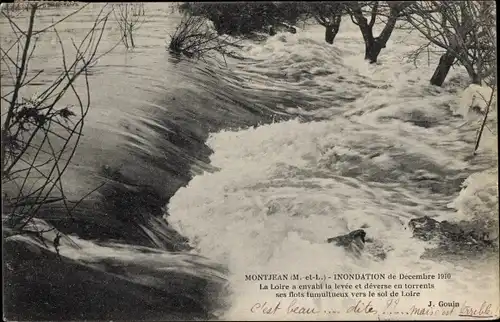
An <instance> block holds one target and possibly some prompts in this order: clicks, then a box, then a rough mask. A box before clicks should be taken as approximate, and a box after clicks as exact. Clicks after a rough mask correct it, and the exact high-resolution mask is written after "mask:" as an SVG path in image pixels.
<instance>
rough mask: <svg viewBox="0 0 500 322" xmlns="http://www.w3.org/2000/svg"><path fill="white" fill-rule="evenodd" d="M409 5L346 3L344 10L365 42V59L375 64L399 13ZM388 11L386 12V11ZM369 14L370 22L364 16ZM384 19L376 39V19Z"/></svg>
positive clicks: (408, 3)
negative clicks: (374, 32) (374, 29)
mask: <svg viewBox="0 0 500 322" xmlns="http://www.w3.org/2000/svg"><path fill="white" fill-rule="evenodd" d="M410 4H411V2H408V1H387V2H386V3H385V4H384V3H382V2H381V1H350V2H346V9H347V12H348V13H349V15H350V16H351V20H352V22H353V23H354V24H356V25H357V26H358V27H359V30H360V31H361V34H362V35H363V40H364V42H365V59H366V60H368V61H369V62H370V63H372V64H373V63H376V62H377V58H378V55H379V54H380V52H381V51H382V49H383V48H385V46H386V44H387V41H388V40H389V38H390V37H391V34H392V31H393V30H394V28H395V27H396V22H397V20H398V19H399V17H400V15H401V13H402V12H403V11H404V10H405V9H406V8H407V7H408V6H409V5H410ZM387 9H388V10H387ZM365 14H369V16H370V21H368V19H367V18H366V17H365V16H364V15H365ZM380 16H382V17H386V18H387V20H386V21H385V25H384V28H383V30H382V32H381V33H380V35H378V36H377V37H375V36H374V34H373V27H374V26H375V22H376V20H377V18H378V17H380Z"/></svg>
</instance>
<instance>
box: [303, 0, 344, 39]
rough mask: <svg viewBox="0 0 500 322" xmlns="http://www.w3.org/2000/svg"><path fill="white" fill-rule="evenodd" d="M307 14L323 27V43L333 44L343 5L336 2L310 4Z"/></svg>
mask: <svg viewBox="0 0 500 322" xmlns="http://www.w3.org/2000/svg"><path fill="white" fill-rule="evenodd" d="M308 7H309V8H308V9H309V10H308V11H309V14H310V15H311V16H312V17H314V19H315V20H316V21H317V22H318V23H319V24H320V25H322V26H323V27H325V41H326V42H327V43H329V44H333V41H334V40H335V36H337V33H338V32H339V28H340V22H341V20H342V14H343V13H344V12H345V11H344V3H343V2H342V1H338V2H330V1H329V2H325V1H322V2H312V3H311V4H309V6H308Z"/></svg>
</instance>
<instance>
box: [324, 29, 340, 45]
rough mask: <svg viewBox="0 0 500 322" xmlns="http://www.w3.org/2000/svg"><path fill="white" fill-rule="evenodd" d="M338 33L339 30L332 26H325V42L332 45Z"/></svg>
mask: <svg viewBox="0 0 500 322" xmlns="http://www.w3.org/2000/svg"><path fill="white" fill-rule="evenodd" d="M338 32H339V28H338V27H337V28H335V26H334V25H328V26H325V41H326V42H327V43H329V44H333V41H334V40H335V36H337V33H338Z"/></svg>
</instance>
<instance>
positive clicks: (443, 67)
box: [405, 1, 496, 86]
mask: <svg viewBox="0 0 500 322" xmlns="http://www.w3.org/2000/svg"><path fill="white" fill-rule="evenodd" d="M495 7H496V4H495V2H493V1H418V2H414V3H413V4H412V5H411V7H410V10H409V11H408V12H407V13H406V14H405V20H406V21H407V22H408V23H409V24H410V25H411V26H412V27H413V28H415V29H416V30H418V31H419V33H420V34H421V35H422V36H423V37H425V38H426V39H427V40H428V43H427V44H425V45H424V46H437V47H438V48H441V49H442V50H443V51H444V52H443V54H442V56H441V58H440V60H439V64H438V66H437V67H436V70H435V72H434V74H433V76H432V78H431V80H430V82H431V84H433V85H437V86H441V85H442V84H443V82H444V80H445V79H446V76H447V75H448V72H449V70H450V68H451V67H452V66H453V64H454V63H458V64H460V65H462V66H464V67H465V69H466V70H467V73H468V74H469V76H470V79H471V82H472V83H474V84H478V85H480V84H481V83H482V81H484V80H485V79H486V78H491V77H495V75H494V73H495V71H496V45H495V44H496V33H495V28H496V17H495V9H496V8H495ZM424 46H422V47H424ZM422 47H421V48H422Z"/></svg>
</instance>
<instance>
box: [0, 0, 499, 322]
mask: <svg viewBox="0 0 500 322" xmlns="http://www.w3.org/2000/svg"><path fill="white" fill-rule="evenodd" d="M96 9H97V8H96V7H91V8H89V9H86V11H84V12H82V13H79V14H78V15H77V16H75V17H74V18H72V19H71V20H69V21H67V22H65V23H64V24H62V25H61V27H60V30H58V31H59V32H60V34H61V37H62V38H63V39H67V38H69V37H70V36H74V37H75V38H78V35H79V34H83V33H84V32H85V29H86V28H88V24H89V23H91V22H92V21H93V17H94V15H95V12H96ZM60 10H62V9H60ZM64 10H70V9H64ZM61 12H62V11H59V10H57V9H51V10H44V11H43V15H42V16H41V18H40V19H41V20H40V21H41V23H50V21H52V20H53V19H54V18H55V17H57V16H59V15H61ZM178 21H179V17H178V15H177V14H173V13H172V12H171V8H170V7H169V6H167V5H166V4H159V3H158V4H148V5H147V6H146V21H145V22H144V24H143V25H142V26H141V28H140V29H139V30H138V31H137V33H136V40H135V41H136V44H137V48H134V49H132V50H126V49H125V48H123V46H121V45H120V46H118V47H116V48H115V49H114V50H113V51H112V52H111V53H109V54H107V55H106V56H104V57H102V58H101V59H100V61H99V62H98V64H96V66H94V67H92V76H91V79H90V82H91V93H92V107H91V111H90V113H89V115H88V117H87V120H86V125H85V131H84V137H83V141H82V143H81V146H80V148H79V150H78V153H77V154H76V155H75V157H74V160H75V161H74V164H72V166H71V167H70V169H69V171H68V173H67V174H66V177H65V183H66V187H67V189H68V191H69V196H70V197H71V198H75V199H77V198H78V197H81V196H82V195H85V194H86V193H87V192H88V191H90V190H92V189H94V188H95V187H96V186H98V185H99V184H101V183H102V182H107V184H106V185H104V186H103V187H102V188H101V189H99V190H98V191H97V192H96V193H95V194H92V195H91V196H90V197H89V200H88V201H86V202H85V203H83V205H82V206H81V207H80V208H81V209H82V210H81V211H80V212H78V214H77V215H78V220H77V224H75V223H69V222H66V221H65V220H64V218H61V216H58V215H57V213H58V212H57V211H56V210H54V208H51V209H50V210H49V211H47V212H46V213H45V215H44V216H45V217H44V218H43V219H45V220H47V221H48V222H50V224H52V225H55V226H56V227H57V228H58V229H59V230H61V231H64V232H66V233H68V234H70V235H73V237H72V241H71V242H70V240H64V241H63V244H62V246H61V254H62V255H63V256H66V257H68V258H71V259H73V260H75V261H79V262H81V263H85V265H89V266H90V267H92V268H93V269H96V270H101V271H105V272H107V273H110V274H112V275H113V274H114V275H117V276H121V277H123V278H125V279H126V280H127V281H130V282H132V283H135V284H138V285H143V286H144V285H146V286H148V287H150V288H156V289H158V290H160V291H163V292H169V293H170V294H174V295H175V294H176V293H178V294H180V295H183V296H186V297H188V298H195V300H196V301H197V303H200V302H201V303H205V302H207V303H208V302H209V301H208V300H207V299H208V298H217V294H212V292H210V287H211V286H210V285H211V284H210V283H213V284H217V285H219V284H225V283H226V281H227V286H228V288H227V290H226V292H224V295H225V296H224V297H222V296H221V299H220V301H218V302H216V303H215V307H216V308H217V307H219V308H221V309H220V310H217V309H216V310H215V312H216V313H217V316H218V317H219V318H228V319H234V318H243V319H262V318H264V319H269V317H264V316H259V315H250V313H249V308H250V307H251V305H252V303H254V302H255V301H256V299H260V300H261V301H264V300H269V301H271V300H272V298H273V297H274V295H272V294H271V293H270V292H269V293H266V292H261V291H260V292H259V291H258V289H257V286H256V285H255V284H251V283H248V282H244V281H243V278H244V274H249V273H271V272H273V273H275V272H290V273H292V272H293V273H304V274H308V273H320V274H323V273H325V272H330V273H331V272H334V273H343V272H387V273H399V272H403V273H422V272H432V273H451V274H452V276H453V278H452V280H451V281H447V282H442V281H438V282H436V283H435V287H436V289H437V291H435V292H433V293H429V294H432V295H431V296H426V297H423V298H421V299H420V300H422V301H423V302H422V303H427V301H428V300H429V299H430V298H431V297H432V298H436V299H443V298H444V299H446V300H450V301H451V300H457V301H461V300H462V299H463V298H464V296H462V295H460V294H467V296H466V298H467V300H468V301H469V299H470V301H471V302H474V301H476V300H477V301H482V300H486V299H498V298H499V291H498V288H496V287H495V286H494V285H497V284H498V272H497V271H496V268H495V265H493V264H492V263H494V262H495V260H496V259H495V258H492V257H491V256H486V257H485V258H483V257H480V258H478V257H477V256H475V257H473V256H472V255H469V254H467V255H462V256H453V255H454V254H453V253H451V254H450V253H444V254H443V253H437V254H436V253H434V254H430V255H428V256H426V257H424V258H422V255H423V254H424V252H425V249H426V248H432V245H431V244H429V243H425V242H422V241H418V240H416V239H414V238H412V237H411V232H410V231H409V229H408V228H407V223H408V221H409V220H410V219H411V218H415V217H420V216H424V215H427V216H431V217H435V218H437V219H439V220H441V219H448V220H452V219H458V220H461V219H465V220H473V219H481V220H486V219H487V220H486V221H487V222H488V223H489V224H490V225H491V230H492V231H498V227H497V226H496V225H497V222H495V220H494V218H496V217H497V216H498V210H497V209H498V197H497V190H496V189H497V179H496V177H497V174H496V172H495V171H496V170H495V171H493V172H492V173H490V174H488V173H486V174H484V173H482V174H480V175H479V176H482V177H481V178H480V179H477V180H480V181H481V184H480V185H478V186H477V187H476V186H475V185H477V180H476V181H474V182H476V183H475V185H474V182H473V183H471V186H474V187H473V188H471V189H475V190H474V191H473V192H475V193H472V194H466V193H462V194H461V195H460V196H461V197H460V199H457V197H458V196H459V194H460V192H461V190H462V188H463V187H462V186H461V183H462V182H463V181H464V180H465V179H466V178H468V177H469V176H470V175H472V174H474V173H479V172H481V171H484V170H487V169H490V168H495V167H496V160H497V157H496V135H493V134H492V133H490V132H489V131H486V132H485V138H484V139H483V145H482V146H481V149H480V151H479V152H480V153H479V155H478V157H476V158H475V159H473V160H470V155H471V153H472V149H473V146H474V141H475V133H476V130H477V126H478V123H477V122H474V121H469V122H466V123H465V125H464V122H465V121H466V120H464V118H463V116H461V115H457V114H458V111H459V108H460V106H461V105H460V100H459V94H460V93H461V91H462V90H463V82H461V80H463V79H464V75H463V73H462V72H461V71H460V70H454V71H453V72H452V74H451V75H450V76H449V77H450V81H449V82H448V83H447V84H446V86H444V88H435V87H432V86H430V85H429V84H428V78H429V77H430V75H432V72H433V68H434V67H435V63H436V61H437V58H436V56H432V57H430V60H431V61H430V63H429V64H428V62H427V61H421V62H420V64H419V65H418V67H415V65H413V63H411V62H408V61H407V60H406V59H405V57H406V55H407V54H408V53H409V52H410V51H411V50H412V48H416V47H417V46H418V42H419V39H417V38H416V36H415V35H408V34H406V33H403V32H395V33H394V35H393V36H392V39H391V40H390V41H389V43H388V45H387V48H386V49H384V51H383V52H382V54H381V55H380V59H379V61H380V62H379V64H377V65H368V64H367V63H366V62H365V61H363V43H362V40H361V35H360V34H359V31H358V30H357V29H356V26H355V25H353V24H352V23H350V22H347V21H346V22H343V25H342V26H341V30H340V32H339V35H338V36H337V39H336V40H335V44H334V45H328V44H326V43H325V42H324V40H323V29H322V28H323V27H321V26H308V27H305V28H304V29H300V30H299V31H298V32H297V33H296V34H278V35H276V36H273V37H269V38H268V39H266V40H264V41H262V42H258V43H257V42H252V41H243V42H242V45H243V47H242V49H241V50H240V52H239V54H240V55H241V56H242V57H243V59H242V60H237V59H232V58H228V61H227V65H225V64H223V63H220V62H215V61H210V62H203V61H189V60H184V59H179V58H176V57H173V56H171V55H170V54H169V53H168V51H167V50H166V49H165V43H166V41H168V34H169V33H173V30H174V28H175V25H176V24H177V22H178ZM107 28H108V29H109V30H108V31H107V33H106V38H105V41H104V43H103V44H102V50H103V51H104V50H106V49H108V48H111V47H112V46H114V45H115V43H116V42H117V41H118V28H117V26H116V24H114V23H113V22H112V21H111V22H110V23H109V24H108V27H107ZM1 30H2V38H4V41H5V38H8V35H7V34H8V32H7V31H6V30H8V29H7V27H6V22H5V21H3V20H2V25H1ZM42 37H43V39H40V45H39V48H38V51H37V55H36V57H35V61H34V62H33V65H34V66H43V68H44V69H45V71H46V74H44V75H48V76H46V77H48V78H50V75H51V73H50V71H51V70H53V71H54V73H55V72H57V71H58V69H57V68H58V67H57V66H59V65H58V63H59V60H58V58H60V56H58V55H60V52H59V50H58V43H57V41H56V38H55V35H53V34H46V35H43V36H42ZM65 37H67V38H65ZM7 40H8V39H7ZM39 68H40V67H39ZM2 74H3V69H2ZM34 90H35V89H34ZM493 115H494V118H496V111H493ZM96 205H97V206H96ZM162 206H164V207H163V208H161V207H162ZM161 209H163V211H165V213H163V212H162V210H161ZM163 214H164V217H165V219H166V221H163V220H161V217H162V215H163ZM485 218H486V219H485ZM167 221H168V225H167V224H166V222H167ZM362 226H363V227H366V228H365V231H366V232H367V234H368V236H369V237H371V238H373V239H374V240H376V241H377V245H378V246H377V248H378V249H377V250H375V251H379V252H384V253H385V254H386V258H385V259H384V260H383V261H381V260H380V259H378V258H377V257H376V256H374V255H373V254H372V253H370V252H367V253H366V254H365V255H363V256H362V257H361V258H353V257H352V256H349V255H348V254H347V253H346V252H345V251H344V250H343V249H340V248H337V247H333V246H332V245H330V244H326V243H325V240H326V239H327V238H329V237H333V236H337V235H341V234H345V233H347V232H349V231H352V230H355V229H358V228H360V227H362ZM172 228H174V229H175V231H174V230H173V229H172ZM176 231H177V232H179V233H180V234H181V235H182V236H184V237H187V239H188V243H189V245H190V246H187V245H186V240H185V239H184V238H183V237H182V236H179V235H178V234H177V233H176ZM75 235H78V237H77V236H75ZM20 238H21V237H20ZM48 238H49V239H50V238H51V237H48ZM189 248H192V249H191V250H188V249H189ZM169 251H174V252H169ZM200 255H201V256H200ZM109 261H111V264H109V265H108V266H107V265H106V263H107V262H109ZM135 266H137V268H134V267H135ZM110 267H113V268H110ZM120 267H121V268H120ZM181 273H182V274H184V275H183V276H184V277H183V278H180V282H178V283H177V284H175V283H174V284H172V283H173V282H172V280H174V278H173V277H172V278H169V277H168V276H167V277H165V275H169V274H171V275H172V276H179V275H175V274H181ZM186 276H187V277H186ZM196 278H200V279H201V280H202V281H210V283H209V284H207V285H205V284H204V286H203V287H201V286H200V287H201V290H198V291H197V290H196V288H197V287H199V285H200V284H199V283H201V282H199V281H198V280H196ZM196 281H198V282H196ZM183 283H184V284H183ZM197 283H198V284H197ZM173 285H175V286H173ZM183 285H190V286H189V287H188V286H186V287H183ZM109 287H111V288H112V287H113V286H109ZM214 287H215V286H214ZM257 292H258V293H257ZM195 293H203V294H201V295H200V294H197V295H196V296H193V295H192V294H195ZM449 294H459V295H457V297H456V299H455V298H452V297H450V296H449ZM148 296H154V295H148ZM141 300H143V301H145V302H146V303H147V302H148V301H152V302H153V301H154V299H144V298H143V299H141ZM311 301H313V300H311ZM330 301H331V302H330ZM343 301H347V300H331V299H325V300H321V301H317V300H316V301H313V302H314V303H315V304H316V305H319V306H320V307H322V308H328V307H331V305H332V303H334V305H337V306H339V305H345V303H347V302H343ZM188 304H189V303H188ZM188 304H186V305H188ZM205 304H206V303H205ZM205 304H204V305H205ZM210 304H214V303H210ZM158 305H161V304H158ZM204 305H201V307H203V308H204ZM206 305H208V304H206ZM181 306H182V305H181ZM90 310H92V309H90ZM168 310H172V311H175V308H174V307H172V308H170V307H169V308H167V309H166V311H168ZM187 311H189V309H186V311H184V312H187ZM102 312H106V309H102ZM75 314H76V313H75ZM79 314H80V313H79ZM102 314H103V315H102V316H101V317H104V318H106V317H108V316H106V314H105V313H102ZM113 314H118V313H116V312H114V313H113ZM138 314H140V312H139V313H138ZM163 314H165V313H163ZM180 314H181V315H180V316H181V317H180V318H182V317H183V315H182V313H180ZM113 316H118V317H120V315H119V314H118V315H113ZM151 317H152V318H158V317H160V318H161V317H162V315H161V314H160V313H158V314H157V315H155V314H152V316H151ZM184 317H188V318H190V317H191V316H189V315H184ZM91 318H92V317H91ZM275 318H285V317H284V316H281V315H276V316H275ZM288 318H297V317H288ZM325 318H327V319H328V318H329V317H328V316H326V317H325ZM330 318H331V317H330Z"/></svg>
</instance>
